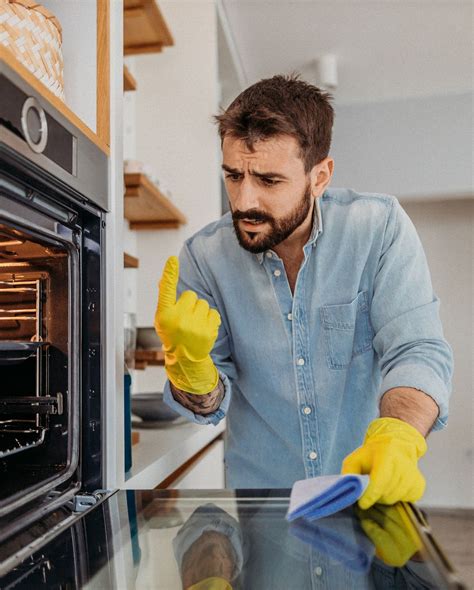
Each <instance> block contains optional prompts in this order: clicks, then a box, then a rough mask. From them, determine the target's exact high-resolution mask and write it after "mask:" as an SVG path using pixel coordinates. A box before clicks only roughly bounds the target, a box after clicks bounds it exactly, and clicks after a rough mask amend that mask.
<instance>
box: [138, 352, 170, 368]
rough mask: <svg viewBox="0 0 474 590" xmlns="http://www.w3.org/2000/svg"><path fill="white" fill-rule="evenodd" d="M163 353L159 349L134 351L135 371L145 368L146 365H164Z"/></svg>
mask: <svg viewBox="0 0 474 590" xmlns="http://www.w3.org/2000/svg"><path fill="white" fill-rule="evenodd" d="M164 364H165V353H164V352H163V351H162V350H161V349H147V350H136V351H135V367H134V369H136V370H137V371H141V370H143V369H146V368H147V366H148V365H151V366H155V367H156V366H160V367H162V366H164Z"/></svg>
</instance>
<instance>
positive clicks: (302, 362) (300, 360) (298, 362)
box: [296, 359, 304, 367]
mask: <svg viewBox="0 0 474 590" xmlns="http://www.w3.org/2000/svg"><path fill="white" fill-rule="evenodd" d="M296 364H297V365H299V366H300V367H302V366H303V365H304V359H298V360H297V361H296Z"/></svg>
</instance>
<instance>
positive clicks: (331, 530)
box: [289, 511, 375, 573]
mask: <svg viewBox="0 0 474 590" xmlns="http://www.w3.org/2000/svg"><path fill="white" fill-rule="evenodd" d="M289 530H290V533H291V534H292V535H294V536H295V537H297V538H298V539H300V540H301V541H303V542H304V543H308V544H309V545H311V546H312V547H313V548H314V549H316V550H317V551H319V552H320V553H322V554H324V555H327V556H328V557H329V558H330V559H331V560H332V561H334V562H336V563H341V564H343V565H344V567H346V568H347V569H349V570H352V571H353V572H357V573H367V572H368V571H369V569H370V566H371V563H372V559H373V557H374V554H375V548H374V546H373V544H372V543H371V542H370V540H369V539H368V537H366V535H365V534H364V533H363V531H362V529H361V528H360V525H359V523H358V522H357V520H356V519H355V518H354V517H353V516H352V514H351V513H349V512H347V511H343V512H339V513H338V514H333V515H332V516H329V517H327V518H324V519H322V520H318V521H310V520H306V519H304V518H299V519H297V520H295V521H293V522H292V523H291V524H290V528H289Z"/></svg>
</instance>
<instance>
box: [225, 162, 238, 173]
mask: <svg viewBox="0 0 474 590" xmlns="http://www.w3.org/2000/svg"><path fill="white" fill-rule="evenodd" d="M222 170H225V171H226V172H230V173H231V174H242V172H241V171H240V170H237V169H236V168H231V167H230V166H227V164H222Z"/></svg>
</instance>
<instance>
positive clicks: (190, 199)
mask: <svg viewBox="0 0 474 590" xmlns="http://www.w3.org/2000/svg"><path fill="white" fill-rule="evenodd" d="M160 9H161V11H162V12H163V15H164V17H165V19H166V21H167V23H168V25H169V28H170V30H171V32H172V34H173V36H174V39H175V45H174V46H173V47H169V48H166V49H165V50H164V51H163V52H162V53H160V54H150V55H143V56H139V57H137V58H134V59H135V66H136V67H135V70H134V76H135V77H136V80H137V85H138V89H137V91H136V92H135V104H134V109H135V118H134V120H135V150H134V151H135V157H136V159H138V160H141V161H143V162H145V163H147V164H150V165H151V166H152V167H153V169H154V172H155V173H156V174H157V176H158V177H159V178H160V182H164V183H165V184H166V186H167V187H169V189H170V190H171V191H172V201H173V203H174V204H175V205H176V206H177V207H178V208H179V209H181V211H182V212H183V213H184V214H185V215H186V216H187V218H188V223H187V225H185V226H183V227H182V228H181V229H178V230H159V231H156V230H155V231H139V232H134V233H135V234H136V241H137V244H136V251H135V252H136V255H137V256H138V257H139V259H140V268H139V269H138V270H134V271H127V273H128V274H131V273H135V280H136V282H137V285H138V289H137V296H136V307H135V309H137V310H138V317H137V323H138V325H139V326H151V325H153V316H154V312H155V306H156V300H157V293H158V290H157V283H158V280H159V277H160V276H161V272H162V269H163V266H164V263H165V261H166V259H167V257H168V256H170V255H172V254H178V253H179V250H180V248H181V246H182V244H183V241H184V240H185V239H186V238H187V237H189V236H190V235H192V234H193V233H195V232H196V231H197V230H198V229H200V228H202V227H203V226H204V225H206V224H207V223H210V222H211V221H214V220H215V219H217V218H218V217H219V216H220V207H221V203H220V185H219V176H220V173H219V166H220V160H219V144H218V140H217V132H216V129H215V127H214V125H213V123H212V115H214V114H215V113H217V112H218V100H219V88H218V75H217V16H216V10H215V2H214V1H211V0H210V1H204V2H203V1H201V2H198V3H196V2H184V1H183V2H178V3H177V2H166V1H160ZM127 108H128V107H127ZM130 157H131V156H130ZM128 235H129V234H128ZM132 247H133V245H131V248H132ZM130 253H131V254H134V252H130ZM125 288H126V290H127V289H130V290H131V291H132V293H129V294H128V301H129V303H130V309H133V308H134V306H133V304H132V302H133V280H132V282H131V283H130V285H129V286H126V287H125ZM164 381H165V373H164V370H163V369H162V368H160V367H149V368H147V369H146V370H145V371H134V372H133V391H134V392H138V391H140V392H145V391H150V392H151V391H158V390H160V388H162V386H163V384H164Z"/></svg>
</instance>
